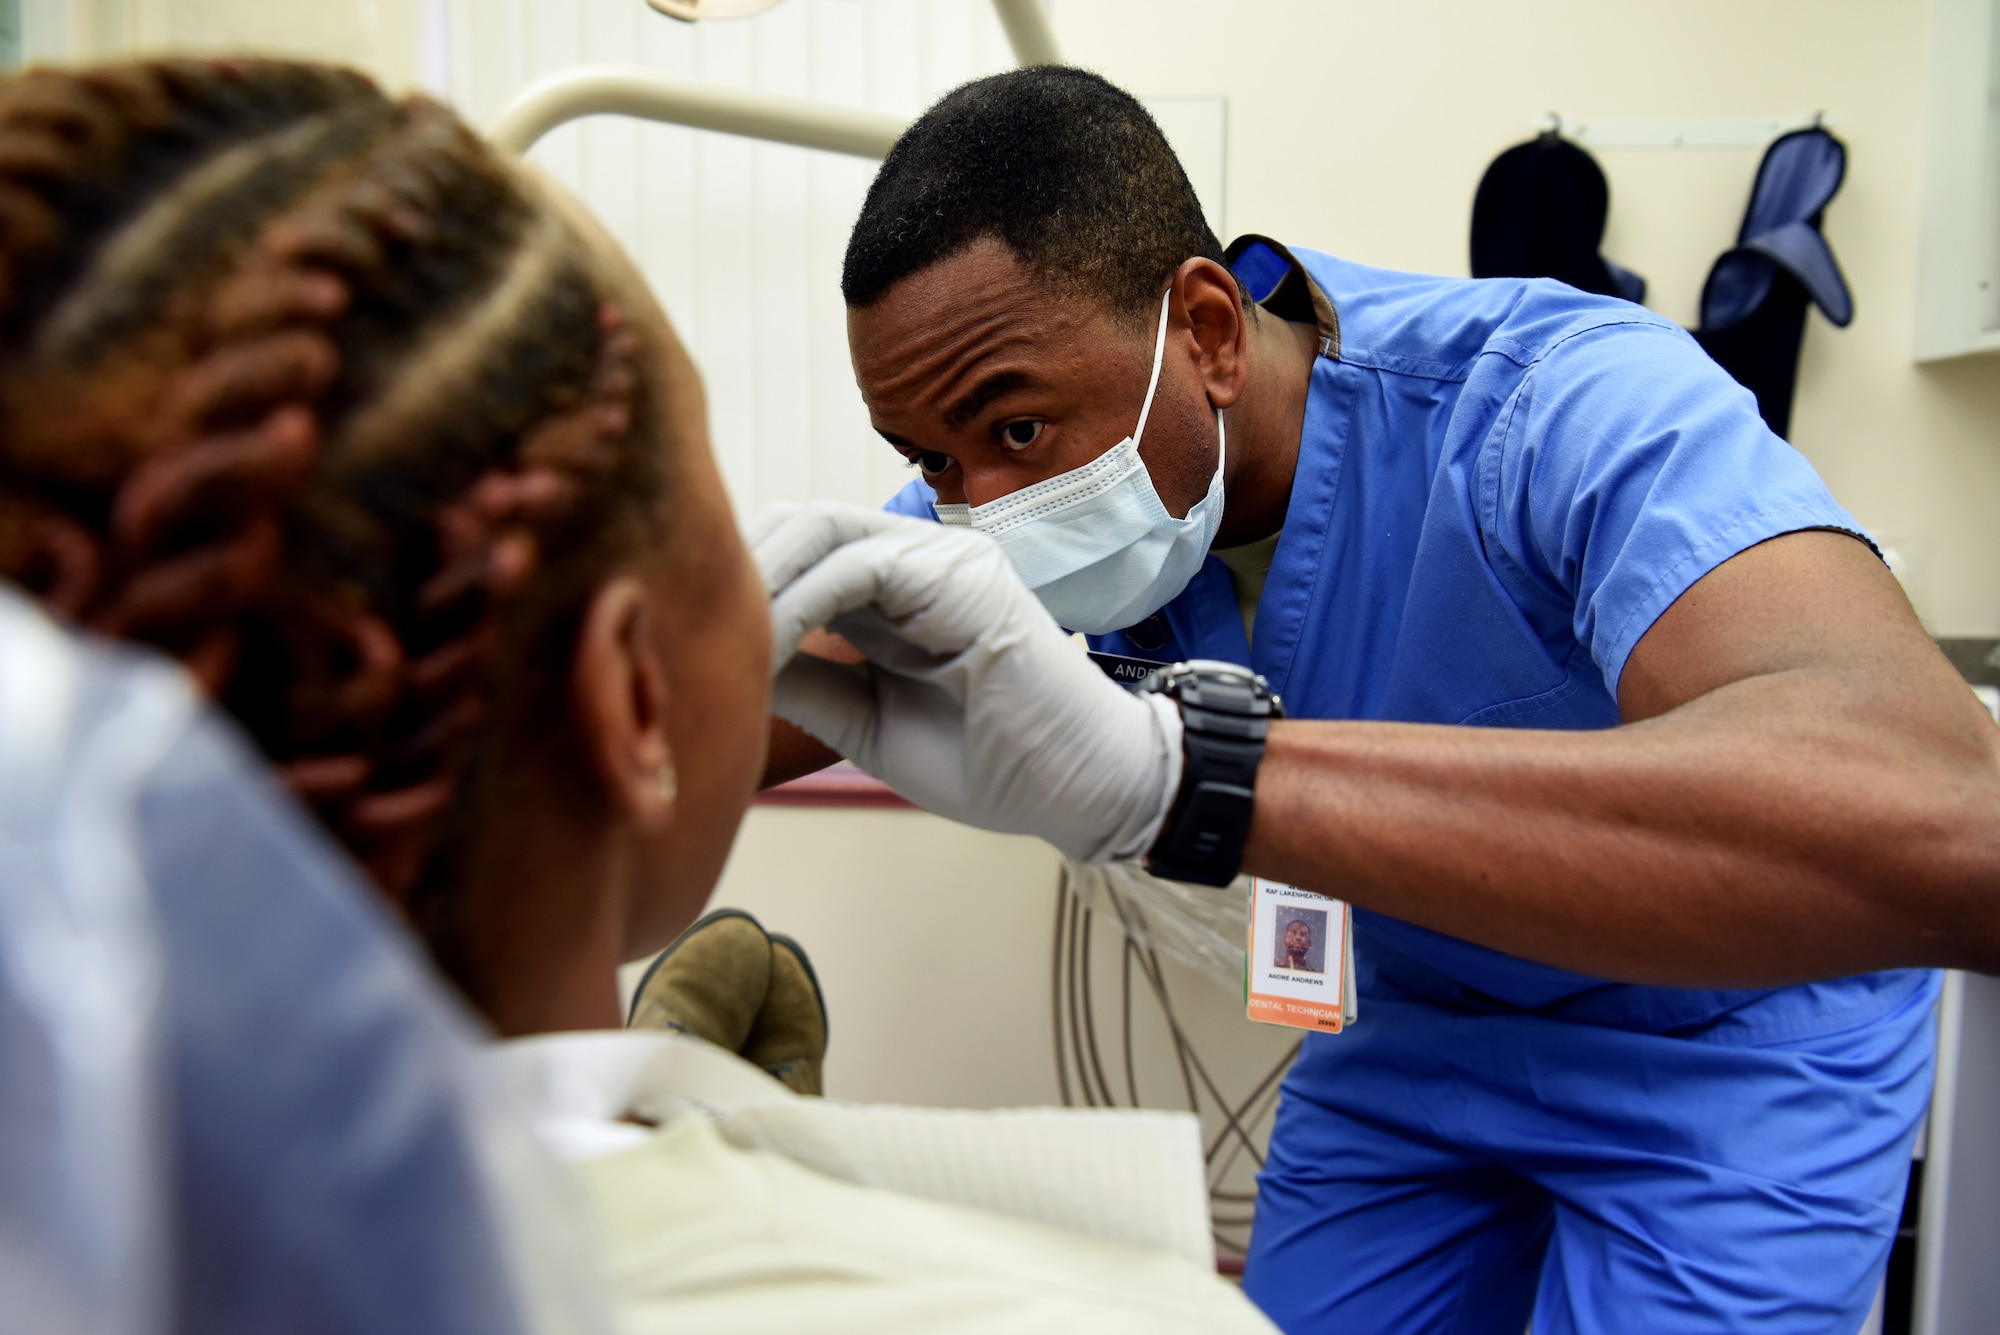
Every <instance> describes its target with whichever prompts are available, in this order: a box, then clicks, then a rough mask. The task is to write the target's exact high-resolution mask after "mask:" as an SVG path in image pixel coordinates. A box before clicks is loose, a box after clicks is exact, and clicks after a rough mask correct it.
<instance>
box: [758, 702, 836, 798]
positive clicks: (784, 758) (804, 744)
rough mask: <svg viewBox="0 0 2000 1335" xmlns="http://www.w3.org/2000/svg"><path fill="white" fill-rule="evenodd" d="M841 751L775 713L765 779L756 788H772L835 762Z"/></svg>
mask: <svg viewBox="0 0 2000 1335" xmlns="http://www.w3.org/2000/svg"><path fill="white" fill-rule="evenodd" d="M839 760H840V753H839V752H838V751H835V750H834V749H833V748H832V747H830V746H828V745H827V744H826V743H825V742H822V741H820V740H819V739H818V738H817V737H814V736H813V735H812V734H811V733H809V732H807V731H805V730H804V729H803V728H800V727H798V726H796V725H794V724H791V723H787V722H785V720H783V719H781V718H778V717H777V716H775V715H773V716H772V718H771V745H770V750H769V751H767V752H766V753H765V757H764V778H763V781H762V782H760V783H759V784H758V785H757V787H758V788H759V789H764V788H773V787H776V786H777V785H778V784H781V783H790V782H791V781H792V780H793V779H797V778H803V777H804V776H805V775H808V774H817V773H818V772H819V771H821V770H823V769H825V768H826V767H827V766H828V765H832V764H836V763H838V762H839Z"/></svg>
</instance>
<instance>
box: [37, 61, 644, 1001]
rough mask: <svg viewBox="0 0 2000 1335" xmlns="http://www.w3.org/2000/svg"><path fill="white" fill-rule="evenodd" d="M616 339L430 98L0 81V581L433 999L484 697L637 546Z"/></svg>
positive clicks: (197, 80)
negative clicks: (385, 926) (167, 730)
mask: <svg viewBox="0 0 2000 1335" xmlns="http://www.w3.org/2000/svg"><path fill="white" fill-rule="evenodd" d="M636 351H637V349H636V345H635V336H634V334H633V333H632V332H631V331H630V330H629V329H627V328H625V327H624V325H623V322H622V320H621V318H620V317H619V315H618V313H617V311H616V309H615V308H614V307H613V306H611V305H610V304H608V303H607V302H606V300H605V299H604V297H603V295H602V294H601V293H600V292H599V291H598V290H597V289H596V287H595V286H594V284H593V282H592V281H591V278H590V276H589V274H588V273H587V271H586V270H585V268H584V267H583V261H582V258H581V250H580V248H579V244H578V242H577V241H576V240H575V238H574V237H573V235H572V234H571V233H570V232H569V231H568V230H567V229H566V228H565V226H564V225H563V224H562V223H561V222H560V221H559V220H558V219H557V218H556V216H555V215H553V214H552V213H551V212H550V211H549V210H548V209H547V208H546V207H545V206H544V205H541V204H539V203H537V202H535V201H533V200H531V199H530V198H529V197H528V196H527V194H526V193H525V192H524V191H523V190H522V188H521V187H520V185H519V184H518V182H517V180H516V178H515V177H514V176H513V175H511V174H510V172H509V171H508V169H507V168H506V167H504V166H503V164H502V163H501V162H500V161H499V160H498V159H497V158H496V157H495V156H494V155H493V154H492V153H491V152H490V151H489V150H487V149H486V148H485V147H484V146H483V145H482V144H481V143H480V142H479V141H478V140H477V139H475V138H474V137H473V136H472V135H471V134H469V133H468V132H467V131H466V130H465V128H464V127H463V126H462V125H460V124H459V122H458V121H457V120H456V119H455V118H454V117H453V116H452V115H451V114H450V113H449V112H448V111H446V110H444V109H443V108H442V107H440V106H437V105H436V104H434V103H431V102H428V101H425V100H422V99H412V100H409V101H405V102H396V101H393V100H391V99H389V98H387V97H385V96H384V95H383V94H381V93H380V92H378V91H377V90H376V89H375V88H374V87H373V85H371V84H370V83H368V82H367V81H366V80H365V79H363V78H361V77H360V76H358V75H355V74H351V73H348V72H345V71H340V70H333V69H327V68H321V67H315V66H308V65H299V64H289V63H278V62H263V61H231V62H199V63H197V62H176V63H154V64H141V65H131V66H124V67H117V68H108V69H99V70H93V71H85V72H80V73H73V74H72V73H53V72H36V73H31V74H28V75H26V76H23V77H21V78H18V79H15V80H13V81H11V82H10V83H8V84H5V85H4V86H0V576H4V577H6V578H8V579H11V580H13V581H15V582H16V583H18V584H21V585H23V586H25V587H27V588H29V589H30V590H31V591H33V592H34V593H35V594H36V595H37V596H38V597H40V598H41V599H42V601H43V602H44V603H45V604H46V605H47V606H49V607H50V608H52V609H53V610H55V611H57V612H58V613H60V614H62V615H63V616H65V617H67V618H69V619H71V620H73V621H75V622H78V623H81V624H83V625H85V626H88V627H91V628H94V629H96V630H99V631H101V632H104V633H107V634H112V635H117V636H122V637H126V638H130V639H136V640H141V641H145V642H148V643H151V644H153V645H156V646H158V647H160V648H162V649H165V650H166V651H168V652H170V653H172V654H175V655H176V656H178V657H179V658H180V659H181V660H182V661H183V662H184V663H186V664H187V666H188V667H189V669H190V670H191V671H192V672H193V673H194V674H195V676H196V677H197V679H198V680H200V681H201V682H202V684H203V685H204V686H205V687H206V688H207V689H208V690H209V691H210V692H211V693H213V694H214V695H215V696H216V697H217V698H218V699H219V700H221V701H222V702H223V703H225V704H226V705H227V706H228V707H229V709H230V710H231V711H232V712H233V713H234V714H235V715H236V716H237V717H238V718H239V719H240V720H241V721H242V722H243V723H244V724H245V725H246V726H247V727H248V728H249V730H250V732H251V733H252V734H253V735H254V737H255V738H256V740H257V742H258V744H259V745H260V746H261V747H262V748H263V749H264V751H265V752H266V754H267V755H268V756H269V757H270V758H271V760H272V761H273V762H274V763H275V764H276V765H277V766H278V768H279V772H280V773H281V774H282V775H283V776H284V778H285V780H286V782H287V783H288V784H289V785H290V786H291V787H292V788H293V790H294V791H295V792H297V793H298V794H299V795H300V796H301V797H302V798H304V799H305V800H306V801H308V802H309V803H311V804H312V805H313V806H314V807H315V808H316V809H317V810H318V811H319V813H320V814H321V815H322V817H324V819H325V820H326V822H327V823H328V825H329V826H330V827H331V828H332V829H333V830H334V831H335V832H336V833H337V834H338V835H339V837H340V838H341V839H342V840H343V841H344V842H345V843H346V844H347V845H348V847H349V848H351V849H352V850H353V851H354V853H355V854H356V855H357V856H358V857H359V858H360V860H361V861H362V863H363V864H364V865H365V866H366V867H367V868H368V870H369V872H370V873H371V874H372V875H373V877H374V878H375V879H376V880H377V882H379V883H380V885H381V887H382V888H383V889H384V890H385V891H387V892H388V893H389V894H390V895H391V896H392V897H394V898H395V899H396V900H398V901H399V902H401V903H402V904H404V905H405V907H406V908H407V910H408V911H409V912H410V914H411V915H412V917H413V918H414V919H415V920H416V921H417V922H418V924H419V926H420V927H422V928H424V929H425V930H426V932H427V934H428V935H429V936H430V937H431V939H432V944H433V946H434V948H436V949H437V950H438V952H439V954H440V958H441V960H442V962H443V963H444V964H445V966H446V967H447V968H448V969H451V970H452V971H453V972H455V973H458V974H459V975H460V981H461V982H462V983H467V984H468V985H469V984H470V983H471V980H470V979H468V978H466V977H465V975H464V961H463V960H459V959H454V957H453V956H454V950H453V943H454V941H457V940H461V939H462V937H461V935H460V933H459V932H458V930H457V925H456V923H455V922H454V920H453V905H454V902H455V896H454V895H453V893H452V887H453V885H454V883H455V876H456V872H457V868H456V866H455V863H456V860H457V859H458V857H459V856H460V855H461V854H462V852H463V847H462V845H463V842H464V834H465V832H466V828H467V820H468V814H469V811H470V809H471V808H472V807H474V806H476V796H475V795H474V793H473V792H472V790H473V789H475V788H476V787H477V786H478V785H479V784H480V782H481V776H482V775H483V774H484V769H483V768H482V759H483V751H484V748H485V747H486V746H487V745H489V743H490V738H491V737H492V735H493V733H494V731H495V726H496V725H497V723H498V720H496V719H495V718H494V717H493V714H494V710H495V708H496V706H499V705H501V704H503V703H504V702H508V701H519V700H533V699H539V698H541V697H542V696H543V695H544V694H545V692H546V691H547V690H548V689H550V688H551V687H552V686H553V685H554V684H555V679H556V677H557V676H558V675H559V674H560V672H561V664H562V663H563V662H564V661H566V656H567V649H568V646H569V644H570V642H571V640H572V639H573V636H574V629H575V626H576V624H577V618H578V615H579V613H580V608H581V605H582V602H583V600H584V598H585V597H586V596H587V593H588V590H589V589H590V588H591V587H592V586H593V584H594V583H595V582H596V581H597V580H598V579H600V578H601V577H602V575H603V574H604V572H605V571H606V570H607V569H608V567H609V566H610V564H611V563H612V562H614V561H615V560H617V559H619V558H620V557H621V556H622V555H624V554H625V553H627V552H629V551H632V550H635V549H637V548H638V547H639V546H641V545H642V544H645V543H647V542H650V541H651V540H653V538H654V537H655V536H656V534H655V533H654V532H653V527H652V526H654V525H655V524H656V523H657V522H658V521H657V514H658V503H659V498H660V493H661V490H662V487H663V480H662V478H661V475H660V464H659V462H658V460H657V458H656V456H655V454H654V451H653V448H652V446H651V445H650V444H649V443H648V442H649V441H650V440H651V439H652V436H651V435H650V433H648V432H647V431H646V430H645V429H644V420H643V419H645V418H646V416H647V414H648V412H649V409H648V405H647V403H646V401H645V396H644V388H643V384H642V382H641V380H640V378H639V376H638V374H637V371H636ZM523 707H532V705H527V706H523Z"/></svg>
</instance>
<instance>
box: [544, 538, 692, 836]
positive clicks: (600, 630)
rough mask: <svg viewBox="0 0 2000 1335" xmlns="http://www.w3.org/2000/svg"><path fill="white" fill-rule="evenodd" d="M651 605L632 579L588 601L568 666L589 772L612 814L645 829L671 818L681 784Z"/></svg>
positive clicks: (607, 585)
mask: <svg viewBox="0 0 2000 1335" xmlns="http://www.w3.org/2000/svg"><path fill="white" fill-rule="evenodd" d="M652 621H653V605H652V598H651V596H650V595H649V594H648V593H647V591H646V586H645V585H644V584H641V583H640V582H639V581H638V580H636V579H633V578H631V577H630V576H619V577H618V578H616V579H613V580H611V581H609V582H608V583H605V584H603V585H600V586H599V587H598V589H597V591H596V592H595V593H593V594H592V595H591V598H590V602H589V604H588V606H586V607H585V609H584V613H583V624H582V626H581V627H580V628H579V631H578V634H577V638H576V650H575V656H574V658H573V659H572V660H571V664H570V699H571V703H572V706H573V708H574V709H575V711H576V723H577V731H578V733H579V734H580V737H579V740H580V742H581V743H582V746H583V748H584V751H585V753H586V754H587V755H588V756H589V757H590V762H591V768H592V769H593V770H594V771H595V772H596V775H597V779H598V782H599V784H600V785H601V786H602V787H603V790H604V795H605V798H606V800H608V801H609V802H610V804H611V806H612V808H613V810H615V811H618V812H620V813H621V814H623V815H624V816H625V817H626V818H627V819H628V820H631V821H633V822H635V823H637V824H640V825H645V826H660V825H664V824H666V823H667V822H668V821H669V820H671V819H672V818H673V812H674V796H675V791H676V789H677V786H678V784H677V779H676V776H675V773H674V753H673V745H672V742H671V741H670V739H669V738H668V736H667V674H666V670H665V668H664V666H663V665H662V664H661V662H660V656H659V652H658V650H657V649H656V648H655V646H654V642H653V627H652Z"/></svg>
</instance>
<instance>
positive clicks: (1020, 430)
mask: <svg viewBox="0 0 2000 1335" xmlns="http://www.w3.org/2000/svg"><path fill="white" fill-rule="evenodd" d="M1043 425H1044V423H1041V422H1033V421H1029V422H1009V423H1008V424H1007V425H1006V426H1004V427H1001V428H1000V443H1001V444H1002V445H1005V446H1006V447H1007V448H1008V449H1010V450H1025V449H1027V448H1028V447H1029V446H1030V445H1032V444H1034V443H1035V442H1036V441H1037V440H1039V439H1041V435H1042V427H1043Z"/></svg>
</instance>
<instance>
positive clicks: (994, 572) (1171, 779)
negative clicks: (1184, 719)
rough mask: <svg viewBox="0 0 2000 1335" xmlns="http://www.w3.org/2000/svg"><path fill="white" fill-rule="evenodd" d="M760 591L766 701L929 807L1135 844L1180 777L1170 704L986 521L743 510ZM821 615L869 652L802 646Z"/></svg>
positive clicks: (1097, 841)
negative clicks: (769, 635)
mask: <svg viewBox="0 0 2000 1335" xmlns="http://www.w3.org/2000/svg"><path fill="white" fill-rule="evenodd" d="M750 545H751V550H752V552H753V553H754V555H755V556H756V558H757V564H758V566H759V567H760V568H761V569H762V570H763V572H764V582H765V584H766V585H767V586H768V587H769V588H770V590H771V623H772V630H773V641H774V644H773V655H772V663H773V670H774V671H775V672H776V674H777V677H776V684H775V687H774V690H773V701H772V708H773V710H774V711H775V712H776V713H777V714H778V715H779V716H780V717H782V718H785V719H789V720H790V721H791V722H793V723H796V724H797V725H798V726H799V727H801V728H804V729H805V730H806V731H807V732H809V733H811V734H812V735H813V736H815V737H817V738H819V740H820V741H822V742H824V743H826V744H827V745H828V746H830V747H832V748H833V749H834V750H836V751H838V752H840V754H842V755H843V756H846V757H847V758H848V759H849V760H852V761H853V762H854V763H855V764H856V765H857V766H859V767H860V768H861V769H863V770H866V771H867V772H868V773H870V774H872V775H874V776H875V777H876V778H878V779H880V780H882V782H884V783H886V784H888V785H889V786H890V787H891V788H893V789H895V790H896V791H897V792H898V793H900V794H901V795H902V796H904V797H906V798H908V799H909V800H910V801H912V802H914V803H916V804H917V805H918V806H920V807H923V808H925V809H926V810H928V811H934V812H936V813H937V814H938V815H940V816H947V817H950V818H951V819H952V820H956V821H962V822H964V823H965V824H967V825H977V826H980V827H982V828H984V829H988V830H999V831H1003V832H1006V833H1010V834H1035V835H1040V836H1041V837H1042V838H1044V839H1046V840H1048V841H1049V842H1050V843H1051V844H1054V845H1055V846H1056V847H1057V848H1059V849H1061V850H1062V851H1063V852H1064V853H1067V854H1068V855H1069V856H1071V857H1073V858H1077V859H1080V860H1082V861H1086V862H1105V861H1114V860H1118V859H1124V858H1132V857H1137V856H1138V855H1139V854H1141V853H1143V852H1145V851H1146V849H1147V848H1149V847H1150V846H1151V845H1152V842H1153V840H1154V838H1155V837H1156V835H1157V834H1158V832H1159V828H1160V824H1161V822H1162V821H1163V820H1165V818H1166V815H1167V810H1168V808H1169V807H1170V806H1171V805H1172V804H1173V799H1174V794H1175V791H1176V789H1177V788H1178V787H1179V785H1180V780H1181V718H1180V711H1179V710H1178V709H1177V708H1176V707H1175V706H1174V705H1173V703H1172V702H1171V701H1168V700H1166V699H1164V698H1161V697H1158V696H1136V695H1132V694H1130V693H1129V692H1127V691H1126V690H1125V689H1124V688H1122V687H1120V686H1118V685H1117V684H1115V683H1114V682H1113V681H1112V680H1111V679H1110V678H1109V677H1106V676H1105V675H1104V674H1103V673H1102V672H1100V671H1099V670H1098V668H1097V665H1096V664H1094V663H1092V662H1091V661H1090V660H1089V659H1088V658H1087V657H1085V656H1084V655H1083V654H1082V653H1081V652H1079V651H1078V649H1077V647H1076V645H1075V644H1073V643H1072V642H1071V641H1070V639H1069V637H1068V636H1067V635H1065V634H1063V632H1062V630H1061V628H1060V627H1058V626H1057V625H1056V623H1055V621H1054V619H1053V618H1051V617H1050V616H1049V614H1048V612H1047V611H1046V610H1044V609H1043V607H1042V605H1041V603H1040V602H1038V601H1037V600H1036V598H1035V595H1034V594H1033V593H1030V592H1029V591H1028V588H1027V586H1026V585H1024V584H1023V583H1021V579H1020V576H1019V575H1017V574H1015V573H1014V568H1013V566H1011V565H1009V564H1008V562H1007V557H1006V555H1005V554H1004V553H1003V552H1002V551H1001V550H1000V548H999V546H998V544H996V543H995V542H994V541H993V540H992V539H991V538H988V537H986V536H984V535H982V534H979V533H974V532H972V531H970V530H968V529H962V528H946V527H945V526H944V525H942V524H928V523H925V522H924V521H922V520H918V519H910V518H906V517H904V516H901V515H891V514H884V513H883V512H881V511H879V510H867V509H862V508H861V507H859V506H852V505H841V504H838V503H836V502H832V501H813V502H811V503H809V504H805V505H799V504H792V503H785V504H778V505H773V506H771V507H769V508H768V509H766V510H764V511H763V512H762V513H761V514H759V515H758V516H757V518H756V520H754V521H753V522H752V524H751V526H750ZM821 626H825V627H827V628H828V629H830V630H832V631H834V632H835V633H837V634H839V635H841V636H843V637H844V638H845V639H847V640H848V642H849V643H851V644H853V645H854V647H855V648H857V649H859V650H860V651H861V652H862V653H863V654H866V655H867V657H868V660H869V661H868V662H866V663H859V664H840V663H830V662H828V661H826V660H825V659H821V658H814V657H812V656H811V655H809V654H799V653H798V647H799V638H800V637H801V636H802V635H804V634H805V633H806V632H807V631H809V630H813V629H815V628H817V627H821Z"/></svg>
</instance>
